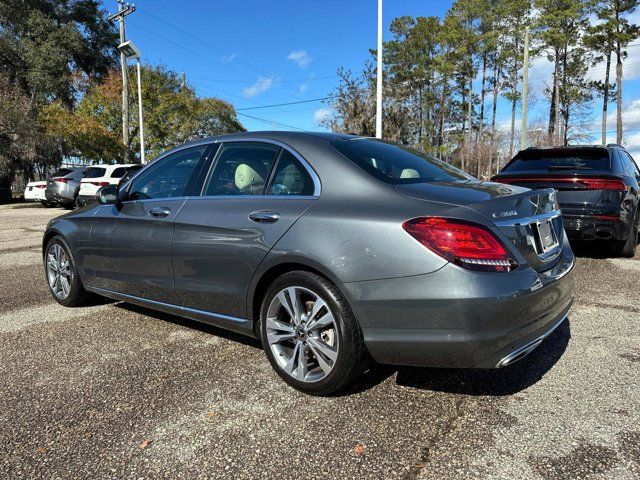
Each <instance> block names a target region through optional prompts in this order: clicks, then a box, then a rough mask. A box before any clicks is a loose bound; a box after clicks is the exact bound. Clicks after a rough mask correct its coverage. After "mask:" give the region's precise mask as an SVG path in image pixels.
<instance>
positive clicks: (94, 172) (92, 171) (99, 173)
mask: <svg viewBox="0 0 640 480" xmlns="http://www.w3.org/2000/svg"><path fill="white" fill-rule="evenodd" d="M106 172H107V169H106V168H102V167H90V168H88V169H87V172H86V173H85V174H84V178H100V177H104V174H105V173H106Z"/></svg>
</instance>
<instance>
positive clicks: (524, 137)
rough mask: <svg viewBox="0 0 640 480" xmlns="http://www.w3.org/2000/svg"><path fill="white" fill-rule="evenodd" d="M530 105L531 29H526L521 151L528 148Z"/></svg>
mask: <svg viewBox="0 0 640 480" xmlns="http://www.w3.org/2000/svg"><path fill="white" fill-rule="evenodd" d="M528 103H529V27H525V29H524V58H523V64H522V127H521V130H520V150H524V149H525V148H527V128H528V122H527V108H528Z"/></svg>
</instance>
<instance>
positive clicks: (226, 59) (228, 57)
mask: <svg viewBox="0 0 640 480" xmlns="http://www.w3.org/2000/svg"><path fill="white" fill-rule="evenodd" d="M236 57H237V55H236V54H235V53H230V54H229V55H223V56H222V61H223V62H233V61H234V60H235V59H236Z"/></svg>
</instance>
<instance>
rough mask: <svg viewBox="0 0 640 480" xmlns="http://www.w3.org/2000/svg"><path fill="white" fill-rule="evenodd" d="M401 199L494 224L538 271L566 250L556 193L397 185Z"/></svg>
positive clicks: (490, 186) (460, 184)
mask: <svg viewBox="0 0 640 480" xmlns="http://www.w3.org/2000/svg"><path fill="white" fill-rule="evenodd" d="M395 189H396V191H397V192H398V193H400V194H401V195H404V196H407V197H411V198H416V199H419V200H425V201H435V202H441V203H447V204H450V205H457V206H462V207H466V208H468V209H470V210H472V211H474V212H476V213H478V214H480V215H482V216H483V217H485V218H486V219H487V220H489V221H491V222H492V223H493V224H494V225H495V227H494V228H495V229H496V230H498V231H499V232H500V233H501V234H502V235H503V236H504V237H506V238H507V239H508V240H509V241H510V242H511V246H512V247H515V249H516V250H517V251H518V252H519V253H520V254H521V255H522V256H523V257H524V259H525V260H526V261H527V263H528V264H529V265H530V266H531V267H532V268H534V269H535V270H537V271H539V272H542V271H545V270H548V269H550V268H552V267H553V266H554V265H555V262H556V260H557V258H558V254H559V253H560V252H561V250H562V248H563V246H564V225H563V222H562V216H561V215H560V210H559V206H558V201H557V198H556V192H555V190H553V189H551V188H547V189H543V190H540V189H539V190H529V189H526V188H522V187H518V186H514V185H506V184H500V183H494V182H481V181H477V180H467V181H456V182H433V183H414V184H405V185H396V186H395Z"/></svg>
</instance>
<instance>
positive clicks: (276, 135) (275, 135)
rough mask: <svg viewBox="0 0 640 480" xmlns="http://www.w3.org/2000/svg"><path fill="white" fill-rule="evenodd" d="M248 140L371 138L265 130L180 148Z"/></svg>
mask: <svg viewBox="0 0 640 480" xmlns="http://www.w3.org/2000/svg"><path fill="white" fill-rule="evenodd" d="M244 138H246V139H247V140H255V139H265V140H278V141H281V142H283V143H287V141H291V140H296V141H300V140H304V139H305V138H308V139H312V138H319V139H323V140H327V141H329V142H331V141H334V140H350V139H355V138H369V137H363V136H358V135H348V134H345V133H331V132H291V131H285V130H263V131H254V132H240V133H230V134H227V135H218V136H214V137H206V138H201V139H198V140H193V141H191V142H188V143H185V144H183V145H180V147H188V146H195V145H201V144H203V143H214V142H224V141H225V140H242V139H244Z"/></svg>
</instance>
